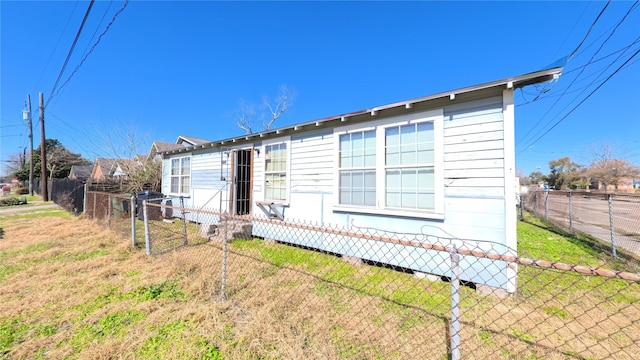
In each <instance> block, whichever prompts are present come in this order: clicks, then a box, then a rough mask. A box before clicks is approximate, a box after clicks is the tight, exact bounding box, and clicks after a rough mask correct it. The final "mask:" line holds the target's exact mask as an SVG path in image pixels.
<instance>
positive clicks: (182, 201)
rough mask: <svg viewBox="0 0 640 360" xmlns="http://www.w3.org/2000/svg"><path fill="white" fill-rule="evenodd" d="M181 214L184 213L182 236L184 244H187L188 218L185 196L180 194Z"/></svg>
mask: <svg viewBox="0 0 640 360" xmlns="http://www.w3.org/2000/svg"><path fill="white" fill-rule="evenodd" d="M180 214H181V215H182V216H181V217H182V236H183V237H184V244H185V245H187V219H186V217H185V216H184V196H180Z"/></svg>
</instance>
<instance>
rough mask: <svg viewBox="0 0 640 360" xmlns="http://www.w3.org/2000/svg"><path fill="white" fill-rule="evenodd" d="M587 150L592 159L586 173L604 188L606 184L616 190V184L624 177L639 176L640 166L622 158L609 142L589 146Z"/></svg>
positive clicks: (619, 183)
mask: <svg viewBox="0 0 640 360" xmlns="http://www.w3.org/2000/svg"><path fill="white" fill-rule="evenodd" d="M589 151H590V153H591V155H592V160H591V164H590V165H589V168H588V173H589V175H590V176H591V178H592V179H593V180H596V181H599V182H600V183H602V185H603V187H604V189H605V190H606V188H607V186H608V185H613V186H614V187H615V192H618V186H619V185H621V183H622V181H623V180H624V179H628V178H633V177H636V176H640V167H638V166H637V165H635V164H633V163H631V162H630V161H628V160H625V159H623V158H622V156H620V150H619V149H618V148H617V147H616V146H614V145H612V144H610V143H606V142H605V143H602V144H600V145H598V146H596V147H591V148H590V150H589Z"/></svg>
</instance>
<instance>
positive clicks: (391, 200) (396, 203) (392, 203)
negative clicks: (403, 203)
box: [386, 191, 400, 207]
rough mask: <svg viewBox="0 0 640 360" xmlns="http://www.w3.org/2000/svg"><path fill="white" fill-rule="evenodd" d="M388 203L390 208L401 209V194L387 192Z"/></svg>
mask: <svg viewBox="0 0 640 360" xmlns="http://www.w3.org/2000/svg"><path fill="white" fill-rule="evenodd" d="M386 202H387V206H388V207H400V192H398V191H387V198H386Z"/></svg>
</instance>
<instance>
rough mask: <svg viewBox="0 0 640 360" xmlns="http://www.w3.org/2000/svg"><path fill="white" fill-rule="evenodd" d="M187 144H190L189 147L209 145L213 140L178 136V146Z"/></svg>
mask: <svg viewBox="0 0 640 360" xmlns="http://www.w3.org/2000/svg"><path fill="white" fill-rule="evenodd" d="M185 142H186V143H188V144H187V146H193V145H202V144H207V143H210V142H211V140H205V139H198V138H195V137H192V136H186V135H180V136H178V140H176V144H184V143H185Z"/></svg>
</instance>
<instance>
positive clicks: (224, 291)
mask: <svg viewBox="0 0 640 360" xmlns="http://www.w3.org/2000/svg"><path fill="white" fill-rule="evenodd" d="M220 216H223V215H220ZM227 223H228V221H225V222H224V227H225V228H224V232H223V235H222V283H221V285H220V300H222V301H225V300H227Z"/></svg>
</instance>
